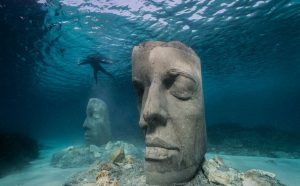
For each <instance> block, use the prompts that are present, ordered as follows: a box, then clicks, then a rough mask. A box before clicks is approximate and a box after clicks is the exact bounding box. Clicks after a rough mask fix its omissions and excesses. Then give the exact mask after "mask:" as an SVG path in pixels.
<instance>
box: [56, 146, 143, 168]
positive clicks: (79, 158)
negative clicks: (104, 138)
mask: <svg viewBox="0 0 300 186" xmlns="http://www.w3.org/2000/svg"><path fill="white" fill-rule="evenodd" d="M116 149H122V150H123V152H124V153H126V154H131V155H132V156H134V157H141V156H142V155H143V152H142V151H141V150H139V149H138V148H137V147H135V146H134V145H132V144H129V143H125V142H122V141H116V142H108V143H107V144H105V145H102V146H100V147H98V146H95V145H89V146H69V147H67V148H65V149H63V150H62V151H60V152H57V153H55V154H53V156H52V159H51V165H52V166H53V167H58V168H75V167H84V166H88V165H91V164H92V163H93V162H95V161H100V162H109V161H110V160H111V155H112V153H113V152H114V151H115V150H116Z"/></svg>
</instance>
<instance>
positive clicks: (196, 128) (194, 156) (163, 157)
mask: <svg viewBox="0 0 300 186" xmlns="http://www.w3.org/2000/svg"><path fill="white" fill-rule="evenodd" d="M201 76H202V75H201V65H200V59H199V57H198V56H197V54H196V53H195V52H194V51H193V50H192V49H191V48H189V47H187V46H186V45H184V44H183V43H181V42H178V41H171V42H160V41H149V42H144V43H141V44H139V45H138V46H135V47H134V49H133V51H132V81H133V84H134V86H135V88H136V91H137V97H138V100H139V101H138V108H139V111H140V119H139V125H140V128H141V129H142V130H144V131H145V133H144V134H145V144H146V150H145V172H146V179H147V183H149V184H164V185H166V184H174V183H182V182H185V181H189V180H191V179H192V178H193V177H194V176H195V174H196V172H197V170H198V169H199V168H200V166H201V162H202V160H203V158H204V154H205V152H206V129H205V119H204V100H203V92H202V77H201Z"/></svg>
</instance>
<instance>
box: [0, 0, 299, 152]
mask: <svg viewBox="0 0 300 186" xmlns="http://www.w3.org/2000/svg"><path fill="white" fill-rule="evenodd" d="M20 2H21V0H1V1H0V23H1V25H0V26H1V27H0V28H1V30H0V43H1V44H0V47H1V48H0V51H1V52H0V129H1V130H2V131H9V132H22V133H25V134H27V135H29V136H31V137H34V138H37V139H56V138H57V139H60V138H68V139H69V138H70V139H73V138H77V139H81V138H82V135H83V129H82V124H83V121H84V118H85V108H86V104H87V102H88V99H89V98H90V97H99V98H101V99H103V100H104V101H105V102H106V103H107V105H108V107H109V112H110V116H111V124H112V128H113V136H114V137H115V138H117V139H119V138H120V139H126V138H136V139H138V140H140V141H143V138H142V133H141V131H140V129H139V128H138V111H137V107H136V99H135V92H134V90H133V87H132V84H131V50H132V48H133V47H134V46H135V45H137V44H139V43H140V42H143V41H147V40H162V41H172V40H179V41H181V42H183V43H185V44H186V45H188V46H190V47H191V48H193V49H194V50H195V51H196V53H197V54H198V55H199V56H200V58H201V61H202V75H203V85H204V97H205V109H206V123H207V126H208V133H210V132H211V133H213V131H214V130H215V129H214V126H225V128H230V127H231V126H232V125H233V124H234V126H235V127H236V126H238V128H239V127H241V131H243V130H244V129H243V128H244V127H246V128H247V127H248V128H249V127H258V128H259V129H258V130H260V132H261V131H273V130H275V129H276V130H277V132H276V134H278V133H282V134H284V133H288V135H289V134H290V133H298V134H299V132H300V83H299V80H300V52H299V51H300V1H299V0H281V1H277V0H267V1H258V0H242V1H238V0H236V1H232V0H229V1H221V0H201V1H193V0H188V1H181V0H169V1H162V0H151V1H142V0H134V1H133V0H132V1H122V0H107V1H101V0H60V1H59V0H37V1H35V0H26V1H22V3H20ZM93 53H100V54H101V55H103V56H105V57H106V58H109V59H110V60H111V61H113V64H108V65H105V66H104V68H105V69H106V70H107V71H109V72H110V73H112V74H113V75H114V76H115V78H116V80H112V79H110V78H109V77H107V76H105V75H103V74H101V73H100V74H99V77H98V84H97V85H96V84H95V82H94V79H93V73H92V69H91V68H90V67H89V66H78V65H77V63H78V62H79V61H80V60H82V59H84V58H85V57H87V56H88V55H90V54H93ZM227 126H228V127H227ZM229 131H230V130H229ZM278 131H279V132H278ZM227 136H230V133H229V134H228V135H227ZM277 137H278V136H277ZM208 138H209V136H208ZM253 138H255V137H253ZM284 138H285V137H284ZM277 140H278V141H282V140H281V138H280V136H279V137H278V138H276V141H277ZM289 140H290V143H285V144H284V143H283V144H281V145H282V146H283V147H285V146H286V147H288V148H289V149H290V148H293V147H289V144H293V145H294V144H298V142H297V141H296V140H298V138H292V139H288V140H285V141H284V142H286V141H289ZM276 141H274V143H277V142H278V141H277V142H276ZM259 145H260V144H255V145H254V146H257V147H258V148H259ZM283 149H284V148H283ZM296 149H298V150H299V149H300V148H299V144H298V146H297V148H296ZM270 151H271V150H270ZM289 152H291V151H289Z"/></svg>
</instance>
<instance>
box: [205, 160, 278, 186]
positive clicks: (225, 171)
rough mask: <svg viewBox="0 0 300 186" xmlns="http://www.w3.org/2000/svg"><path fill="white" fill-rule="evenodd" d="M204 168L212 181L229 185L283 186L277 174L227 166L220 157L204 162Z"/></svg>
mask: <svg viewBox="0 0 300 186" xmlns="http://www.w3.org/2000/svg"><path fill="white" fill-rule="evenodd" d="M202 169H203V171H204V174H205V176H206V178H207V179H208V180H209V182H211V183H215V184H219V185H226V186H227V185H228V186H282V185H283V184H281V183H280V182H279V181H278V180H277V179H276V176H275V174H273V173H270V172H266V171H263V170H257V169H252V170H249V171H246V172H245V173H243V172H239V171H237V170H235V169H232V168H230V167H228V166H226V165H225V164H224V162H223V160H222V158H220V157H214V158H213V159H210V160H207V161H205V162H204V163H203V166H202Z"/></svg>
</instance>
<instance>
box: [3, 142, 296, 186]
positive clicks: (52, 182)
mask: <svg viewBox="0 0 300 186" xmlns="http://www.w3.org/2000/svg"><path fill="white" fill-rule="evenodd" d="M44 144H47V145H48V146H50V147H51V148H48V149H45V150H42V151H41V152H40V158H39V159H37V160H35V161H32V162H31V163H30V165H29V166H27V167H26V168H24V169H22V170H20V171H17V172H14V173H12V174H10V175H7V176H5V177H4V178H2V179H0V186H38V185H42V186H62V185H63V184H64V183H65V182H66V180H67V179H68V178H69V177H70V176H71V175H73V174H75V173H76V172H79V171H82V170H85V169H86V168H87V167H81V168H67V169H61V168H55V167H52V166H51V165H50V161H51V157H52V155H53V154H54V153H55V152H58V151H60V150H62V149H63V148H66V147H67V146H69V145H74V144H71V143H66V142H64V143H62V142H60V141H56V142H45V143H44ZM215 155H218V154H212V153H207V155H206V158H207V159H210V158H212V157H213V156H215ZM218 156H220V157H222V158H223V159H224V162H225V164H226V165H228V166H230V167H233V168H235V169H237V170H240V171H246V170H249V169H262V170H265V171H269V172H273V173H275V174H276V176H277V178H278V179H279V180H280V181H281V183H283V184H285V185H287V186H298V185H299V184H300V174H299V173H300V159H286V158H268V157H253V156H231V155H218Z"/></svg>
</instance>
